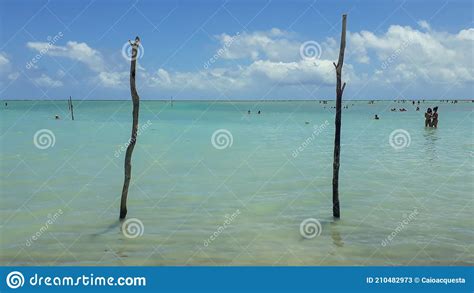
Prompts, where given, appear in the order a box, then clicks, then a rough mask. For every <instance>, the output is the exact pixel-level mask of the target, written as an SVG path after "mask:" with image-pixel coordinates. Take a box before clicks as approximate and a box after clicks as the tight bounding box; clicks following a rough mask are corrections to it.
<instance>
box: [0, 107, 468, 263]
mask: <svg viewBox="0 0 474 293" xmlns="http://www.w3.org/2000/svg"><path fill="white" fill-rule="evenodd" d="M345 105H347V106H349V108H348V109H344V110H343V117H342V121H343V122H342V125H343V126H342V151H341V169H340V200H341V215H342V217H341V219H340V220H338V221H334V220H333V218H332V202H331V197H332V187H331V183H332V160H333V140H334V109H331V107H332V106H333V103H328V104H327V105H323V104H321V103H318V102H314V101H311V102H310V101H306V102H303V101H302V102H175V103H174V105H173V106H172V107H171V105H170V103H168V102H161V101H143V102H142V103H141V109H140V123H141V127H140V129H141V131H140V136H139V137H138V142H137V145H136V147H135V151H134V153H133V159H132V185H131V186H130V190H129V201H128V217H127V218H128V219H131V218H137V219H138V220H139V221H140V222H141V223H142V224H143V230H141V231H139V232H142V233H139V234H138V235H134V236H138V237H136V238H129V237H127V233H125V234H124V231H123V230H122V229H121V225H120V222H119V221H118V213H119V201H120V195H121V190H122V184H123V161H124V151H123V150H122V148H123V149H125V147H126V142H127V140H128V139H129V137H130V128H131V102H130V101H84V102H80V101H76V102H75V107H74V111H75V116H76V120H75V121H71V120H70V118H69V117H68V113H67V102H66V101H10V102H9V103H8V107H7V108H5V107H4V106H3V104H2V105H1V110H0V117H1V118H0V134H1V137H0V150H1V156H0V171H1V177H0V187H1V189H0V192H1V198H0V213H1V234H0V252H1V253H0V262H1V263H2V264H3V265H8V264H10V265H473V264H474V252H473V250H472V243H474V230H473V227H474V220H473V217H472V209H473V194H474V192H473V191H474V180H473V178H474V174H473V171H474V170H473V169H474V168H473V157H474V156H473V153H474V135H473V134H474V133H473V129H474V128H473V120H472V119H473V117H472V113H473V105H474V103H471V102H459V103H458V104H450V103H440V102H426V103H422V104H421V105H420V107H421V111H420V112H416V111H415V110H414V106H412V105H411V104H409V103H404V104H403V103H395V102H375V104H373V105H372V104H368V103H367V102H365V101H358V102H345ZM434 105H438V106H440V110H439V117H440V118H439V121H440V122H439V128H438V129H425V128H424V118H423V111H425V110H426V108H427V107H429V106H434ZM393 107H396V108H401V107H405V108H406V109H407V110H408V111H407V112H391V111H390V108H393ZM248 109H250V110H251V112H252V113H251V114H250V115H248V114H247V110H248ZM258 110H261V111H262V113H261V114H260V115H258V114H257V111H258ZM55 114H58V115H60V116H61V119H60V120H54V115H55ZM374 114H378V115H379V116H380V120H374V119H373V116H374ZM40 130H42V132H38V131H40ZM219 130H220V131H219ZM216 131H218V132H216ZM36 133H38V134H37V136H36V140H35V134H36ZM214 133H215V135H214V144H213V141H212V138H213V134H214ZM391 134H392V136H391ZM391 138H392V139H391ZM48 139H49V140H48ZM53 141H54V144H53ZM391 142H392V143H391ZM308 218H314V219H317V220H318V221H319V222H320V224H321V230H320V235H317V236H316V237H314V238H312V239H305V238H304V237H302V235H301V233H300V224H301V223H302V222H303V221H304V220H305V219H308ZM48 221H49V223H48ZM139 228H140V229H141V227H139ZM140 229H139V230H140ZM318 234H319V233H318ZM128 236H130V235H128Z"/></svg>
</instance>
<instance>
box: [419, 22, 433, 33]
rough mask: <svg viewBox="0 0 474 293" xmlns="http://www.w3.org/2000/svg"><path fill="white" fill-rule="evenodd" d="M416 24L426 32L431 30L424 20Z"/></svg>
mask: <svg viewBox="0 0 474 293" xmlns="http://www.w3.org/2000/svg"><path fill="white" fill-rule="evenodd" d="M417 24H418V25H419V26H420V27H421V28H422V29H425V30H427V31H429V30H431V26H430V24H429V23H428V22H427V21H426V20H419V21H418V22H417Z"/></svg>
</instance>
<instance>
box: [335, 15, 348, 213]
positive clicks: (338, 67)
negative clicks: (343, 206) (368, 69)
mask: <svg viewBox="0 0 474 293" xmlns="http://www.w3.org/2000/svg"><path fill="white" fill-rule="evenodd" d="M346 18H347V15H346V14H343V15H342V32H341V47H340V49H339V59H338V61H337V64H336V63H333V64H334V67H336V79H337V84H336V119H335V124H336V133H335V136H334V163H333V174H332V214H333V216H334V217H335V218H339V217H340V216H341V214H340V211H339V158H340V154H341V114H342V94H343V92H344V88H345V87H346V83H344V84H342V82H341V75H342V65H343V64H344V50H345V48H346ZM341 84H342V85H341Z"/></svg>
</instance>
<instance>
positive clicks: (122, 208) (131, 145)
mask: <svg viewBox="0 0 474 293" xmlns="http://www.w3.org/2000/svg"><path fill="white" fill-rule="evenodd" d="M129 43H130V45H131V46H132V56H131V61H130V92H131V95H132V102H133V123H132V135H131V138H130V142H129V144H128V147H127V152H126V153H125V166H124V167H125V180H124V182H123V189H122V200H121V202H120V219H123V218H125V217H126V216H127V196H128V186H129V185H130V178H131V172H132V164H131V159H132V152H133V149H134V148H135V143H136V141H137V131H138V110H139V106H140V97H139V96H138V93H137V89H136V88H135V67H136V64H137V56H138V47H139V46H140V38H139V37H136V38H135V42H133V43H132V42H130V40H129Z"/></svg>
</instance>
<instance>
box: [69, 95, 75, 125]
mask: <svg viewBox="0 0 474 293" xmlns="http://www.w3.org/2000/svg"><path fill="white" fill-rule="evenodd" d="M69 110H71V118H72V121H74V106H73V105H72V98H71V96H69Z"/></svg>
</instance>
